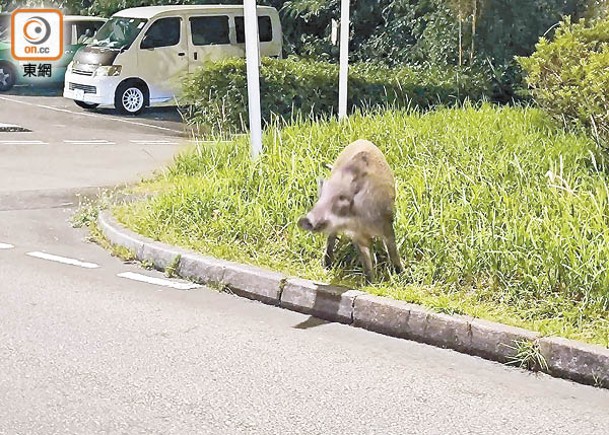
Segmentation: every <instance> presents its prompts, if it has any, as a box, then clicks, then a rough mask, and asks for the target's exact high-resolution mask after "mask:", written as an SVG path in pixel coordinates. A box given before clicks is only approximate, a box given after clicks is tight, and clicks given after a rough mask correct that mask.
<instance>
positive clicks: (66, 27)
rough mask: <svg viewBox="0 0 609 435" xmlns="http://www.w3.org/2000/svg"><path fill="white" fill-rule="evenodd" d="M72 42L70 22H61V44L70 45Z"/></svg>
mask: <svg viewBox="0 0 609 435" xmlns="http://www.w3.org/2000/svg"><path fill="white" fill-rule="evenodd" d="M72 44H74V42H73V40H72V23H71V22H64V23H63V45H72Z"/></svg>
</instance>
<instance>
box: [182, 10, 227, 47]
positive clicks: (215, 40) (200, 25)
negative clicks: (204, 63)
mask: <svg viewBox="0 0 609 435" xmlns="http://www.w3.org/2000/svg"><path fill="white" fill-rule="evenodd" d="M190 29H191V33H192V43H193V44H194V45H213V44H230V39H229V37H228V16H226V15H218V16H211V17H192V18H191V19H190Z"/></svg>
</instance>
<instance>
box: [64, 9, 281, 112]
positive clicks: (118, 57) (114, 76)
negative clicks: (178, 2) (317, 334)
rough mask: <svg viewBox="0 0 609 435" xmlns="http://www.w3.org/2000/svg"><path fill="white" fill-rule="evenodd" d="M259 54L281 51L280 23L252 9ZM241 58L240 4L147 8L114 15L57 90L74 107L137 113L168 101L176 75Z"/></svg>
mask: <svg viewBox="0 0 609 435" xmlns="http://www.w3.org/2000/svg"><path fill="white" fill-rule="evenodd" d="M257 13H258V29H259V34H260V55H261V56H274V57H281V40H282V35H281V24H280V22H279V15H278V14H277V11H276V10H275V9H274V8H272V7H263V6H259V7H258V12H257ZM228 57H245V38H244V20H243V7H242V6H222V5H201V6H149V7H140V8H132V9H125V10H123V11H120V12H117V13H116V14H114V15H113V16H112V17H111V18H110V19H109V20H108V22H107V23H106V24H104V25H103V26H102V28H101V29H99V31H98V32H97V34H96V35H95V38H94V40H93V41H92V42H91V43H90V44H89V45H87V46H86V47H84V48H82V49H81V50H80V51H78V53H76V56H75V57H74V60H73V61H72V63H71V64H70V65H69V66H68V69H67V71H66V76H65V82H64V91H63V95H64V97H66V98H70V99H72V100H74V101H75V102H76V104H78V105H79V106H80V107H83V108H87V109H92V108H95V107H97V106H100V105H102V106H114V107H115V108H116V109H117V110H118V111H119V112H120V113H123V114H131V115H137V114H139V113H141V111H142V110H143V109H144V108H145V107H146V106H155V105H163V104H171V103H172V102H173V101H174V97H176V96H178V95H179V92H180V88H181V78H182V77H183V75H184V74H187V73H189V72H193V71H194V70H195V69H196V68H197V67H200V66H201V65H203V64H204V63H205V62H207V61H216V60H220V59H224V58H228Z"/></svg>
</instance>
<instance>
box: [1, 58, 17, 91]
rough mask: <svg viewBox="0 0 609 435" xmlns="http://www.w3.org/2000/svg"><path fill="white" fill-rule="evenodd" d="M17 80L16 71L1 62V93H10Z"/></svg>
mask: <svg viewBox="0 0 609 435" xmlns="http://www.w3.org/2000/svg"><path fill="white" fill-rule="evenodd" d="M15 80H16V74H15V69H14V68H13V67H12V66H11V65H9V64H8V63H6V62H0V92H5V91H8V90H9V89H11V88H12V87H13V85H14V84H15Z"/></svg>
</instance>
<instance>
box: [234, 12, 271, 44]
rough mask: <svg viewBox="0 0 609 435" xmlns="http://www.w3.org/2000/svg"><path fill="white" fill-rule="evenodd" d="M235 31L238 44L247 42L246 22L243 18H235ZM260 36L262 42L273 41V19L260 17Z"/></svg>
mask: <svg viewBox="0 0 609 435" xmlns="http://www.w3.org/2000/svg"><path fill="white" fill-rule="evenodd" d="M235 30H236V31H237V43H239V44H242V43H244V42H245V21H244V20H243V17H235ZM258 34H259V36H260V42H269V41H272V40H273V25H272V24H271V17H258Z"/></svg>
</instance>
